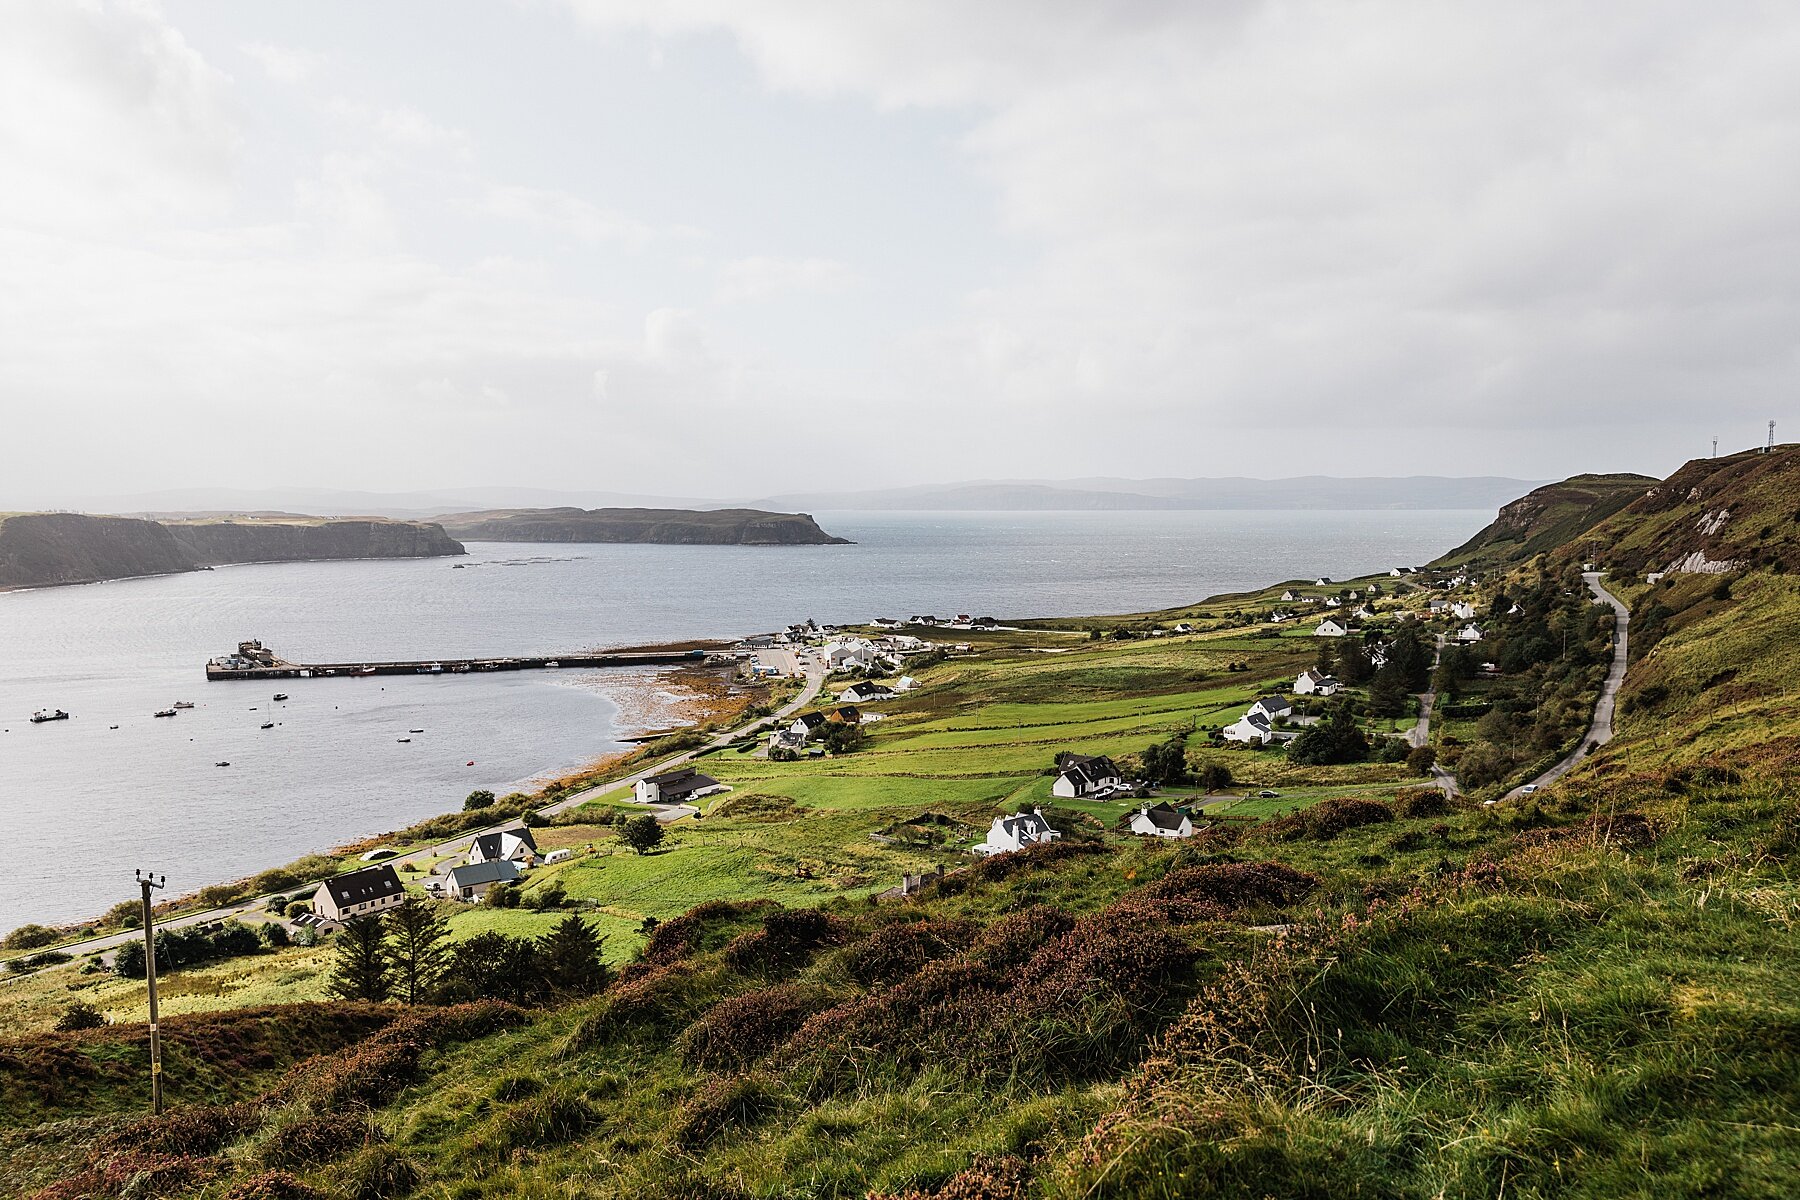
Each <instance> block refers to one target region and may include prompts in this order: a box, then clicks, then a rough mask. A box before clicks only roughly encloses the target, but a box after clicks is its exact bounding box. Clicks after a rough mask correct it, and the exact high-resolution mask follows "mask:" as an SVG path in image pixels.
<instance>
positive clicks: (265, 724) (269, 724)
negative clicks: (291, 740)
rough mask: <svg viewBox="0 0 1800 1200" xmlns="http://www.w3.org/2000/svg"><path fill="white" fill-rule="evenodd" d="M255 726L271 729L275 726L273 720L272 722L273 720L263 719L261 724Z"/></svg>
mask: <svg viewBox="0 0 1800 1200" xmlns="http://www.w3.org/2000/svg"><path fill="white" fill-rule="evenodd" d="M257 728H259V729H273V728H275V722H273V721H264V722H263V723H262V724H261V725H259V726H258V727H257Z"/></svg>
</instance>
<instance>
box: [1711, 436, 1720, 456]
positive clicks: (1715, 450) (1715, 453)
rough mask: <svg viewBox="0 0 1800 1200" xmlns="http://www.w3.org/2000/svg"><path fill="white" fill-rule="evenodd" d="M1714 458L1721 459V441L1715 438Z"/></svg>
mask: <svg viewBox="0 0 1800 1200" xmlns="http://www.w3.org/2000/svg"><path fill="white" fill-rule="evenodd" d="M1712 456H1713V457H1714V458H1717V457H1719V439H1718V438H1714V439H1713V452H1712Z"/></svg>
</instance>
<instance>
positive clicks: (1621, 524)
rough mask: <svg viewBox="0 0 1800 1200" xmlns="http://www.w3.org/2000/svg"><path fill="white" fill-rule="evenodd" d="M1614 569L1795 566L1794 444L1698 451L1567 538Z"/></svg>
mask: <svg viewBox="0 0 1800 1200" xmlns="http://www.w3.org/2000/svg"><path fill="white" fill-rule="evenodd" d="M1571 557H1582V558H1592V559H1595V560H1597V561H1601V562H1604V563H1606V565H1607V566H1608V567H1610V568H1612V569H1613V570H1614V571H1623V572H1628V573H1632V574H1650V573H1652V572H1656V571H1676V572H1681V571H1688V572H1701V573H1707V574H1718V573H1722V572H1725V571H1731V570H1737V569H1740V568H1747V567H1768V568H1773V569H1775V570H1778V571H1788V572H1800V446H1781V447H1778V448H1777V449H1776V450H1775V451H1774V452H1772V453H1769V454H1763V453H1761V452H1758V451H1746V452H1744V453H1742V454H1733V455H1728V456H1726V457H1724V458H1700V459H1695V460H1694V461H1693V462H1690V463H1688V464H1687V465H1686V466H1684V467H1682V468H1681V469H1680V470H1679V471H1676V472H1675V473H1674V474H1673V475H1671V476H1669V477H1668V478H1667V479H1665V480H1663V481H1662V482H1661V483H1657V484H1655V485H1654V486H1652V487H1650V488H1649V489H1648V490H1647V491H1645V492H1644V493H1643V494H1642V495H1640V496H1637V497H1635V498H1634V499H1633V500H1632V502H1631V503H1630V504H1629V505H1624V506H1621V507H1620V508H1619V509H1618V510H1617V511H1616V512H1615V513H1612V514H1608V518H1607V519H1606V520H1604V521H1602V522H1599V523H1597V524H1595V525H1594V526H1593V527H1591V528H1590V529H1588V530H1587V531H1585V533H1584V534H1583V535H1582V536H1580V537H1577V538H1572V539H1571Z"/></svg>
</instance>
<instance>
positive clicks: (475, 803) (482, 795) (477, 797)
mask: <svg viewBox="0 0 1800 1200" xmlns="http://www.w3.org/2000/svg"><path fill="white" fill-rule="evenodd" d="M492 807H494V793H492V792H490V791H488V790H487V789H486V788H477V789H476V790H474V791H472V792H470V793H469V795H468V798H467V799H465V800H464V801H463V811H464V812H480V811H481V810H482V809H484V808H492Z"/></svg>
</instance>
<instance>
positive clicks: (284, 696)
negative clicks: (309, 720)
mask: <svg viewBox="0 0 1800 1200" xmlns="http://www.w3.org/2000/svg"><path fill="white" fill-rule="evenodd" d="M275 699H277V700H286V699H287V693H286V692H276V693H275Z"/></svg>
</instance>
